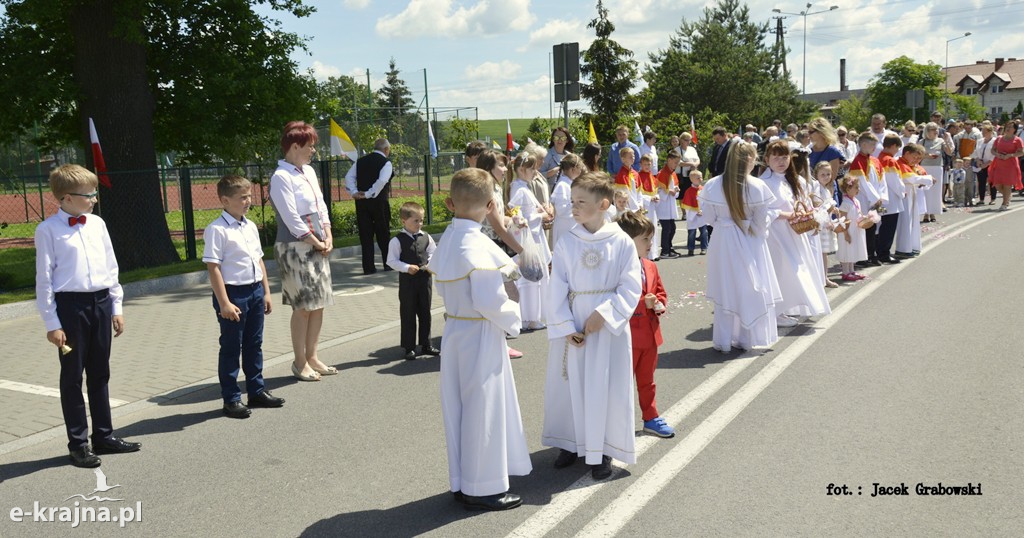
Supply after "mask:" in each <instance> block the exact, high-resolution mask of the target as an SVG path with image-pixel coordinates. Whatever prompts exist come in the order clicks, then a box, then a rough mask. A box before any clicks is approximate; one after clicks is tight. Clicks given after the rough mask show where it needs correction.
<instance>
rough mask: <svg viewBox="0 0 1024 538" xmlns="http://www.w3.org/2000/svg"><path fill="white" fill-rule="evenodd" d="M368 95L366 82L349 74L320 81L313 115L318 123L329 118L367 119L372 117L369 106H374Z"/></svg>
mask: <svg viewBox="0 0 1024 538" xmlns="http://www.w3.org/2000/svg"><path fill="white" fill-rule="evenodd" d="M367 95H368V92H367V88H366V84H363V83H360V82H359V81H357V80H356V79H354V78H352V77H350V76H347V75H341V76H337V77H328V78H327V79H325V80H322V81H318V82H317V83H316V92H315V94H314V95H313V117H314V118H316V121H317V123H318V124H319V123H325V122H327V120H328V118H334V119H335V120H336V121H339V122H341V121H345V122H348V121H353V122H356V121H359V120H360V119H362V120H366V119H367V118H369V117H370V112H369V108H370V107H372V106H374V105H373V103H372V102H367Z"/></svg>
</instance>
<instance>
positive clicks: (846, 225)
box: [832, 218, 850, 234]
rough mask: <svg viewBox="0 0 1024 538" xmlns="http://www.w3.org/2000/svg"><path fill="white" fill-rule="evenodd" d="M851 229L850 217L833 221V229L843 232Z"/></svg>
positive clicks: (838, 232)
mask: <svg viewBox="0 0 1024 538" xmlns="http://www.w3.org/2000/svg"><path fill="white" fill-rule="evenodd" d="M849 229H850V219H847V218H842V219H839V220H834V221H832V231H833V232H835V233H837V234H841V233H843V232H845V231H846V230H849Z"/></svg>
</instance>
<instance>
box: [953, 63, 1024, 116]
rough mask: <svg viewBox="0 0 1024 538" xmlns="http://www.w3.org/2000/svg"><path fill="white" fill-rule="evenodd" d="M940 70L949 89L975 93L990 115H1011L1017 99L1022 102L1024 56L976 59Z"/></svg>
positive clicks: (968, 93)
mask: <svg viewBox="0 0 1024 538" xmlns="http://www.w3.org/2000/svg"><path fill="white" fill-rule="evenodd" d="M944 71H945V72H946V73H945V74H946V84H947V87H948V88H949V91H951V92H953V93H958V94H961V95H976V96H977V97H978V102H979V103H980V104H981V105H982V106H983V107H985V111H986V113H987V114H988V116H989V117H990V118H992V119H996V120H998V119H999V118H1000V117H1001V116H1002V114H1009V115H1011V116H1012V115H1013V109H1014V108H1016V107H1017V103H1022V102H1024V59H1021V60H1018V59H1017V58H1005V59H1004V58H996V61H995V62H986V61H979V62H975V63H973V64H971V65H958V66H951V67H949V68H948V69H944Z"/></svg>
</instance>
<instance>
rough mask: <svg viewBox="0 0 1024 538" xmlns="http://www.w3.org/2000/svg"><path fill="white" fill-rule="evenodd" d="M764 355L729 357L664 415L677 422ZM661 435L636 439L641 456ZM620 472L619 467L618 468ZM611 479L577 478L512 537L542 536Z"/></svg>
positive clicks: (663, 415) (668, 419)
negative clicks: (597, 480)
mask: <svg viewBox="0 0 1024 538" xmlns="http://www.w3.org/2000/svg"><path fill="white" fill-rule="evenodd" d="M760 355H761V353H760V352H756V351H755V352H754V353H749V352H748V353H744V354H743V355H741V356H739V357H737V358H735V359H732V360H730V361H729V362H727V363H726V364H725V366H723V367H721V368H720V369H719V370H718V371H717V372H715V373H714V374H713V375H712V376H711V377H709V378H707V379H705V380H704V382H703V383H701V384H700V385H698V386H697V388H695V389H693V390H692V391H690V393H689V394H687V395H686V396H685V397H683V399H682V400H679V401H678V402H676V404H675V405H673V406H672V407H671V408H670V409H669V410H668V411H666V412H665V413H663V414H662V418H664V419H665V421H666V422H668V423H669V424H672V425H673V426H676V425H678V424H679V423H680V422H682V421H683V419H685V418H686V417H687V416H688V415H689V414H690V413H692V412H693V411H694V409H697V408H698V407H700V406H701V405H702V404H703V403H704V402H706V401H707V400H708V398H711V396H713V395H714V394H715V393H716V392H718V390H719V389H721V388H722V387H723V386H725V385H726V383H728V382H729V381H731V380H732V379H733V378H734V377H736V376H737V375H739V373H740V372H742V371H743V370H744V369H745V368H746V367H747V366H750V364H751V363H752V362H754V360H756V359H757V358H758V357H759V356H760ZM660 440H661V439H660V438H657V437H651V436H646V435H645V436H642V437H640V438H639V439H637V441H636V447H635V449H636V455H637V457H638V458H639V457H640V456H642V455H643V454H644V452H646V451H647V450H648V449H649V448H650V447H652V446H654V444H655V443H657V442H658V441H660ZM616 472H617V471H616ZM609 483H610V482H609V480H602V481H601V482H594V480H593V478H591V476H590V473H586V474H585V475H583V476H582V477H581V478H580V479H579V480H577V481H575V482H573V483H572V485H570V486H569V487H568V488H567V489H566V490H565V491H563V492H561V493H557V494H555V495H554V496H553V497H552V498H551V502H549V503H548V504H546V505H545V506H544V507H542V508H541V509H540V510H538V511H537V513H535V514H533V515H532V516H530V518H529V519H527V520H526V521H525V522H523V524H522V525H520V526H518V527H516V528H515V530H513V531H512V532H511V533H509V536H510V537H528V536H529V537H532V536H543V535H545V534H547V533H548V532H550V531H551V529H553V528H555V526H556V525H558V524H559V523H561V522H562V520H564V519H565V518H566V517H567V516H568V515H569V514H571V513H572V512H573V511H574V510H576V509H577V508H579V506H580V505H582V504H583V503H584V502H586V500H587V499H589V498H590V497H591V496H592V495H594V494H595V493H597V492H598V491H600V490H601V488H603V487H604V486H605V485H606V484H609Z"/></svg>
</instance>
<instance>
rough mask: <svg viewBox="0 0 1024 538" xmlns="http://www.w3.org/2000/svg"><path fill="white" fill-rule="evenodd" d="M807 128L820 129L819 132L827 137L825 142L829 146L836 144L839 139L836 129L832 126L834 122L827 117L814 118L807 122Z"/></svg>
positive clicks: (823, 136)
mask: <svg viewBox="0 0 1024 538" xmlns="http://www.w3.org/2000/svg"><path fill="white" fill-rule="evenodd" d="M807 128H808V129H814V130H815V131H818V134H820V135H821V136H822V138H824V139H825V144H827V145H829V146H831V145H832V144H835V143H836V141H837V140H839V137H838V136H837V135H836V130H835V129H834V128H833V127H832V122H830V121H828V120H827V119H825V118H822V117H817V118H814V119H813V120H811V121H810V122H809V123H808V124H807Z"/></svg>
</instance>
